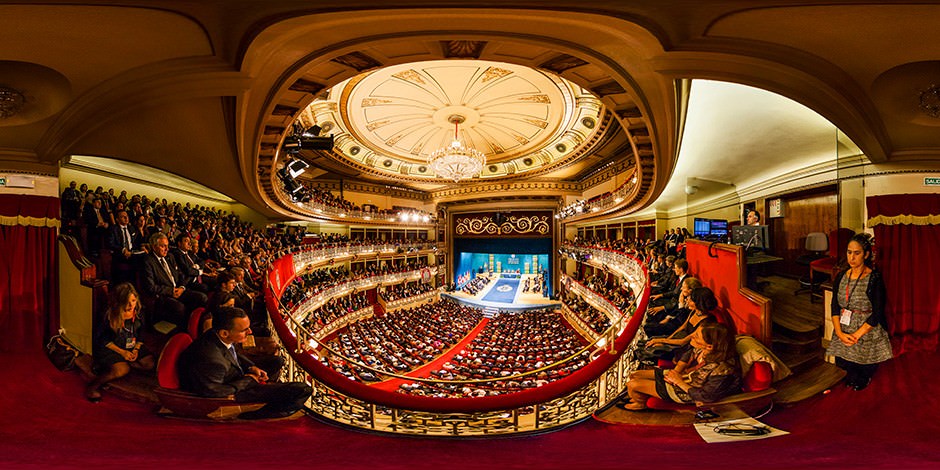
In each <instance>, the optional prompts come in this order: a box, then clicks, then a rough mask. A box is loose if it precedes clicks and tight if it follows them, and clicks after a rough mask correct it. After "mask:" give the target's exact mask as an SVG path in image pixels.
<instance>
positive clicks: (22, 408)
mask: <svg viewBox="0 0 940 470" xmlns="http://www.w3.org/2000/svg"><path fill="white" fill-rule="evenodd" d="M0 364H3V366H4V367H3V368H4V372H5V374H4V376H3V379H2V380H3V393H0V468H3V469H7V468H48V467H56V468H155V467H158V466H159V467H163V468H167V467H171V468H172V467H179V468H187V469H189V468H219V467H220V466H224V467H226V468H246V467H253V468H257V467H271V466H277V467H278V468H301V467H303V468H316V469H332V468H337V469H339V468H342V469H361V468H368V469H380V468H381V469H385V468H392V469H398V468H400V469H409V470H414V469H425V468H427V469H444V468H446V469H448V470H450V469H460V468H473V469H491V468H493V469H525V470H531V469H533V468H537V469H539V470H543V469H629V468H637V467H648V468H655V469H667V468H676V467H680V468H685V467H696V468H712V467H721V468H761V469H767V468H848V467H861V468H904V469H908V468H938V467H940V423H938V419H937V417H938V416H940V354H937V353H929V354H928V353H911V354H907V355H904V356H902V357H901V358H900V359H897V360H895V361H892V362H890V363H888V364H886V365H885V366H884V367H883V368H882V370H881V371H879V374H878V376H876V380H875V382H874V383H873V384H872V385H871V387H869V388H868V389H867V390H865V391H862V392H854V391H851V390H846V389H845V388H842V387H839V388H837V389H835V390H833V392H832V393H830V394H828V395H825V396H820V397H817V398H815V399H812V400H809V401H807V402H804V403H801V404H799V405H797V406H795V407H793V408H789V409H776V410H774V412H773V413H772V414H770V415H768V416H766V417H765V418H764V419H763V421H765V422H766V423H768V424H772V425H775V426H779V427H781V428H783V429H785V430H787V431H790V432H791V433H792V434H790V435H789V436H784V437H780V438H774V439H767V440H762V441H753V442H738V443H731V444H705V443H704V442H702V441H701V439H700V438H699V437H698V435H697V434H696V433H695V431H694V430H693V429H692V428H691V427H685V428H672V427H664V428H649V427H639V426H612V425H605V424H602V423H598V422H595V421H587V422H584V423H581V424H579V425H575V426H572V427H571V428H568V429H565V430H561V431H557V432H554V433H550V434H546V435H542V436H533V437H521V438H507V439H490V440H480V439H477V440H454V439H428V438H417V437H389V436H378V435H370V434H363V433H358V432H353V431H347V430H344V429H340V428H337V427H333V426H330V425H327V424H323V423H320V422H318V421H315V420H313V419H309V418H302V419H299V420H294V421H281V422H268V423H220V424H214V423H201V422H191V421H183V420H174V419H166V418H160V417H158V416H156V415H155V414H154V413H153V410H152V409H151V407H150V406H147V405H142V404H140V403H136V402H131V401H125V400H121V399H118V398H115V397H114V396H111V395H106V396H105V399H104V401H102V402H101V403H98V404H91V403H88V402H87V401H85V399H84V398H82V388H83V386H84V384H83V383H82V381H81V380H80V379H79V377H78V375H77V374H74V373H62V372H59V371H57V370H55V369H54V368H53V367H52V366H51V365H49V363H48V362H47V361H46V359H45V358H44V357H42V356H39V355H35V354H33V355H12V354H0Z"/></svg>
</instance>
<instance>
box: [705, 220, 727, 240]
mask: <svg viewBox="0 0 940 470" xmlns="http://www.w3.org/2000/svg"><path fill="white" fill-rule="evenodd" d="M708 234H709V235H711V236H715V237H727V236H728V221H727V220H719V219H712V220H711V221H709V224H708Z"/></svg>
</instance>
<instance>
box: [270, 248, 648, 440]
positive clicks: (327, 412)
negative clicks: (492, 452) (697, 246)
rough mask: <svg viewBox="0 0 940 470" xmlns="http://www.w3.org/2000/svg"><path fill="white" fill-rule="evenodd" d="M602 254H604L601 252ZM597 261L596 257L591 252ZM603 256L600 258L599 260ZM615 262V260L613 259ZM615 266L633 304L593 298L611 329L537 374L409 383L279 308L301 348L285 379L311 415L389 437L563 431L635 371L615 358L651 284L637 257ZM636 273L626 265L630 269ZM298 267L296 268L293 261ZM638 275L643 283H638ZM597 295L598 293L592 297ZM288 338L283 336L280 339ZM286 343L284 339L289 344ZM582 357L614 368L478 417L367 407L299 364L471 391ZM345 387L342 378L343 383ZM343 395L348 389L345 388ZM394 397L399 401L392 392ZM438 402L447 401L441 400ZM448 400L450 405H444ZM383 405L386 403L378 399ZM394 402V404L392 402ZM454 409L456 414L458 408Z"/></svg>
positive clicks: (296, 349)
mask: <svg viewBox="0 0 940 470" xmlns="http://www.w3.org/2000/svg"><path fill="white" fill-rule="evenodd" d="M568 248H569V250H579V249H580V248H575V247H568ZM602 251H603V250H602ZM592 254H593V252H592ZM598 256H599V254H598ZM608 256H612V255H608ZM611 260H612V261H613V262H615V263H618V266H617V269H615V270H614V272H618V273H623V274H624V276H626V275H627V274H629V275H630V276H632V279H635V280H636V281H639V282H641V284H638V285H633V286H630V287H631V288H633V289H634V292H635V293H639V294H640V295H636V296H635V299H636V300H635V301H634V303H633V304H632V305H631V306H630V307H629V308H628V309H627V311H625V312H620V311H619V310H618V309H617V308H616V306H615V305H613V304H612V303H610V301H609V300H607V299H604V298H603V297H601V298H599V299H594V300H595V301H596V302H597V303H598V305H601V306H604V311H605V312H609V313H611V314H612V321H611V326H610V327H609V328H608V329H607V330H605V331H604V332H603V333H601V334H599V335H597V336H596V338H595V339H594V340H593V341H592V342H591V343H590V344H588V345H587V346H585V347H584V348H582V349H580V350H579V351H577V352H575V353H574V354H572V355H570V356H569V357H566V358H563V359H561V360H559V361H556V362H554V363H553V364H549V365H547V366H545V367H543V368H540V369H538V370H536V371H528V372H524V373H519V374H512V375H510V376H507V377H494V378H487V379H466V380H449V381H444V380H438V379H427V378H416V377H409V376H407V375H400V374H396V373H390V372H386V371H384V370H377V369H376V368H374V367H371V366H369V365H367V364H362V363H360V362H359V361H357V360H354V359H353V358H346V357H343V355H342V354H341V353H340V352H338V351H335V350H334V349H333V348H331V347H329V345H324V344H320V343H319V342H318V340H317V338H316V335H314V334H313V333H312V332H310V331H309V330H308V329H307V328H304V327H303V326H302V325H301V324H300V323H299V322H298V321H297V320H296V318H297V317H299V315H298V313H299V312H298V311H296V310H295V311H294V312H289V311H286V310H284V309H282V308H279V309H278V311H275V312H271V314H272V319H275V318H276V320H275V321H278V320H280V321H282V322H283V325H285V328H286V330H287V331H286V333H287V334H289V335H291V336H292V338H289V339H290V341H289V343H290V344H296V347H294V348H293V350H292V351H290V353H291V354H290V356H291V357H290V360H289V361H288V362H289V365H288V368H287V370H288V375H289V377H290V378H291V379H293V380H304V381H307V382H309V383H311V386H312V387H313V395H312V396H311V399H310V401H309V402H308V407H309V409H310V410H311V411H312V412H314V413H316V414H318V415H320V416H322V417H324V418H326V419H329V420H331V421H334V422H336V423H340V424H343V425H348V426H354V427H358V428H363V429H369V430H375V431H383V432H391V433H398V434H414V435H425V436H493V435H505V434H520V433H533V432H543V431H546V430H550V429H554V428H558V427H561V426H566V425H568V424H571V423H574V422H577V421H580V420H582V419H585V418H587V417H589V416H591V414H592V413H593V412H594V411H596V410H597V409H598V408H600V407H602V406H604V405H605V404H606V403H608V402H609V401H610V400H613V399H614V398H615V397H616V396H617V395H619V394H620V393H621V392H622V391H623V389H624V388H625V387H626V379H627V377H628V375H629V373H630V372H631V371H632V370H633V368H634V367H635V364H634V363H633V362H632V361H631V360H630V358H629V357H630V356H631V355H630V354H623V352H624V351H613V348H614V344H615V342H616V341H617V340H621V344H623V341H622V340H623V339H626V338H619V336H620V335H621V334H623V333H624V332H625V330H626V328H627V325H628V323H630V322H631V320H633V319H634V317H635V314H636V313H639V314H640V315H642V314H643V313H644V312H643V311H639V310H638V309H637V307H638V305H642V306H643V308H644V310H645V300H646V298H647V296H648V294H645V293H646V292H648V290H646V289H645V287H646V284H647V277H646V274H645V270H644V269H643V268H642V266H640V265H639V263H638V262H637V261H636V260H635V259H633V258H632V257H629V256H626V255H623V256H616V257H611ZM631 263H633V264H636V266H628V264H631ZM295 264H297V263H296V262H295ZM637 274H638V275H639V277H637ZM595 295H596V294H595ZM282 333H284V332H282ZM284 339H285V338H282V340H284ZM637 339H638V338H637V336H636V335H634V334H632V333H631V336H630V338H629V340H628V342H627V343H626V347H625V348H624V350H625V351H629V350H632V349H633V348H634V347H635V345H636V342H637ZM585 352H590V357H591V358H593V357H595V356H599V355H601V354H603V353H611V354H618V353H619V356H617V358H616V359H615V360H614V362H613V363H612V365H611V366H610V367H607V369H606V370H604V371H603V372H601V373H599V375H598V376H597V377H595V378H594V379H592V380H590V381H589V382H587V383H586V384H585V385H583V386H581V387H579V388H578V389H576V390H574V391H571V392H569V393H565V394H564V395H562V396H559V397H556V398H551V399H547V400H546V401H542V402H541V403H537V404H525V405H523V406H519V407H515V408H510V409H501V410H491V411H479V412H461V411H458V410H457V409H455V410H454V411H451V412H440V411H437V412H431V411H416V410H408V409H402V408H398V407H395V406H387V405H383V404H378V403H376V400H372V401H367V400H362V399H360V398H357V397H354V396H350V395H349V394H346V393H342V392H340V391H337V390H336V389H334V388H331V387H330V386H328V385H327V384H326V383H324V382H323V381H321V380H318V379H317V378H316V377H312V376H311V374H312V373H311V372H309V371H307V370H303V369H302V368H300V366H299V364H298V362H296V361H297V360H300V359H304V357H303V356H307V359H305V361H306V360H309V359H314V360H317V361H319V360H320V357H321V355H322V354H328V355H330V356H334V355H335V356H336V357H340V358H342V359H344V360H346V361H347V362H348V363H349V364H353V365H356V366H358V367H361V368H363V369H364V370H369V371H371V372H373V373H374V374H376V376H377V377H394V378H400V379H404V380H408V381H410V382H426V383H435V382H436V383H438V384H468V385H471V386H472V385H473V384H477V383H484V382H497V381H501V380H518V379H520V378H522V377H526V376H529V375H532V374H534V373H538V372H540V371H545V370H549V369H551V368H554V367H558V366H559V365H563V364H565V363H567V362H569V361H571V360H573V359H577V358H580V357H581V356H582V355H583V354H584V353H585ZM342 380H345V379H342ZM343 388H345V386H344V387H343ZM388 393H390V395H397V394H394V393H391V392H388ZM436 400H438V402H439V401H440V400H442V399H436ZM443 400H446V399H443ZM379 401H381V400H379ZM389 401H391V400H389ZM455 408H459V407H456V406H455Z"/></svg>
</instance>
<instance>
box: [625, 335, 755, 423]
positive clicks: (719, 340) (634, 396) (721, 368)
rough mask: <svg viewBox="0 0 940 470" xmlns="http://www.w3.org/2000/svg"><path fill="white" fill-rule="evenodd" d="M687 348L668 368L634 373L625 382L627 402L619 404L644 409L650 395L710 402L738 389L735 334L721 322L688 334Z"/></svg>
mask: <svg viewBox="0 0 940 470" xmlns="http://www.w3.org/2000/svg"><path fill="white" fill-rule="evenodd" d="M691 344H692V349H690V350H688V351H687V352H686V353H685V354H684V355H683V356H682V357H681V358H680V359H679V361H678V362H677V363H676V366H675V367H674V368H672V369H669V370H664V369H660V368H658V367H657V368H654V369H648V370H638V371H636V372H633V374H631V376H630V380H629V382H627V396H629V398H630V402H628V403H624V404H620V405H618V406H620V407H621V408H623V409H625V410H630V411H639V410H644V409H646V400H647V399H648V398H649V397H659V398H661V399H663V400H665V401H668V402H672V403H683V404H688V403H695V402H703V403H709V402H714V401H717V400H720V399H722V398H724V397H726V396H728V395H731V394H734V393H737V392H739V391H740V390H741V371H740V367H739V365H738V353H737V351H736V349H735V345H734V333H733V332H732V331H731V330H729V329H728V327H726V326H725V325H722V324H720V323H708V324H705V325H703V326H702V327H701V328H699V329H697V330H696V331H695V333H693V334H692V337H691Z"/></svg>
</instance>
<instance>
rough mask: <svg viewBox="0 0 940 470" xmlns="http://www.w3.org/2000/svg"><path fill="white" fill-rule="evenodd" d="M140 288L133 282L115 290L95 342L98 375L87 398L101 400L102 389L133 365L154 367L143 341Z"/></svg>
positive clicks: (142, 367) (126, 372)
mask: <svg viewBox="0 0 940 470" xmlns="http://www.w3.org/2000/svg"><path fill="white" fill-rule="evenodd" d="M138 298H139V297H138V296H137V291H136V290H135V289H134V286H133V285H131V284H130V283H126V282H125V283H123V284H118V285H117V286H116V287H115V288H114V290H113V291H112V293H111V300H110V302H109V305H108V311H107V312H106V313H105V316H104V323H105V324H104V325H102V327H101V328H99V329H98V332H97V334H96V335H95V338H94V341H93V345H92V346H93V349H92V351H93V357H94V371H95V373H96V374H98V375H97V377H95V379H94V380H92V381H91V383H89V384H88V387H87V388H85V398H87V399H88V401H90V402H92V403H97V402H99V401H101V392H99V391H98V389H99V388H100V387H101V386H102V385H104V384H106V383H108V382H110V381H112V380H114V379H118V378H121V377H124V376H125V375H127V374H128V373H129V372H130V371H131V368H134V369H138V370H153V367H154V359H153V353H152V352H150V350H149V349H147V347H146V346H144V344H143V343H141V342H140V332H141V330H142V329H143V323H142V322H141V320H140V303H139V302H138Z"/></svg>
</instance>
